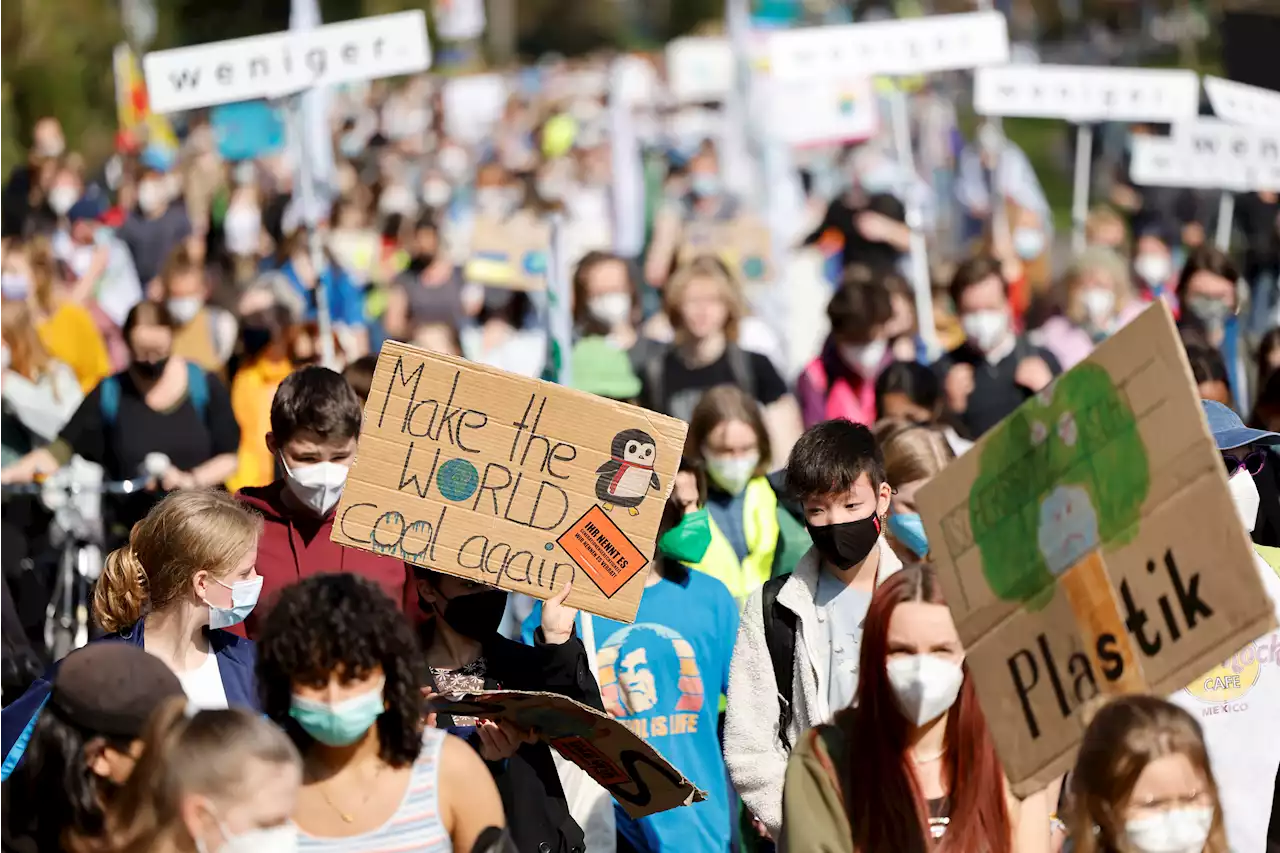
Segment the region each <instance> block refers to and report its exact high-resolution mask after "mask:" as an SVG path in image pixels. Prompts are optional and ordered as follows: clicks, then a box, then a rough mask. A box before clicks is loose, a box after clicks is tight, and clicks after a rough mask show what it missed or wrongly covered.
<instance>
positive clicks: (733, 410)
mask: <svg viewBox="0 0 1280 853" xmlns="http://www.w3.org/2000/svg"><path fill="white" fill-rule="evenodd" d="M729 421H742V422H743V423H744V424H746V425H747V426H749V427H751V431H752V432H753V433H755V436H756V450H758V451H759V453H760V461H759V462H758V463H757V464H756V470H755V472H754V473H753V474H752V476H753V477H760V476H763V475H764V474H765V473H767V470H768V465H769V459H770V458H771V456H772V452H773V451H772V448H771V447H770V446H769V432H768V430H766V429H765V426H764V417H763V416H762V415H761V414H760V404H759V403H757V402H756V401H755V398H754V397H752V396H751V395H750V394H748V393H747V392H745V391H743V390H742V389H741V388H739V387H738V386H737V385H717V386H715V387H714V388H710V389H708V390H707V391H706V392H705V393H704V394H703V395H702V398H701V399H700V400H698V405H696V406H694V407H693V414H692V415H690V416H689V435H688V437H687V438H686V439H685V443H684V452H685V455H686V456H688V457H689V458H690V459H692V460H695V461H697V462H698V463H699V464H701V463H704V462H705V461H706V458H707V454H706V450H707V439H708V438H710V437H711V433H713V432H715V430H716V427H718V426H720V424H723V423H728V422H729Z"/></svg>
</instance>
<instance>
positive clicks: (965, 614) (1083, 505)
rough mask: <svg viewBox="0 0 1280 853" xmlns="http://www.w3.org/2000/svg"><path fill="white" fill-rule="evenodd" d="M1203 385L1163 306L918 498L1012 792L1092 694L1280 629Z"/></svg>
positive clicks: (1174, 683) (1034, 777)
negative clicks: (1203, 399)
mask: <svg viewBox="0 0 1280 853" xmlns="http://www.w3.org/2000/svg"><path fill="white" fill-rule="evenodd" d="M1195 388H1196V386H1195V384H1194V381H1193V379H1192V376H1191V370H1190V368H1189V366H1188V365H1187V361H1186V355H1185V354H1184V352H1183V348H1182V345H1181V344H1180V342H1179V340H1178V337H1177V332H1176V330H1175V328H1174V324H1173V318H1172V317H1171V316H1170V314H1169V309H1168V308H1167V306H1165V305H1164V303H1163V302H1159V303H1157V304H1155V305H1153V306H1151V307H1150V308H1148V309H1147V310H1146V311H1145V312H1144V313H1143V314H1142V315H1141V316H1139V317H1138V318H1137V319H1136V320H1134V321H1133V322H1132V323H1130V324H1129V325H1128V326H1127V327H1125V328H1124V329H1123V330H1121V331H1120V332H1118V333H1117V334H1116V335H1115V336H1114V337H1112V338H1111V339H1109V340H1107V341H1106V342H1104V343H1103V344H1101V345H1100V346H1099V347H1098V349H1097V350H1096V351H1095V352H1094V354H1093V355H1092V356H1091V357H1090V358H1089V359H1087V360H1086V361H1085V362H1083V363H1082V364H1080V365H1078V366H1076V367H1075V368H1074V369H1073V370H1071V371H1070V372H1069V373H1067V374H1065V375H1064V376H1061V377H1059V378H1058V380H1057V381H1056V382H1054V383H1053V384H1052V385H1050V386H1049V387H1048V388H1047V389H1045V391H1044V392H1042V393H1041V394H1038V395H1036V396H1035V397H1033V398H1032V399H1030V400H1028V401H1027V402H1026V403H1024V404H1023V405H1022V406H1021V407H1020V408H1019V409H1018V410H1017V411H1016V412H1014V413H1013V414H1012V415H1010V416H1009V417H1008V418H1006V419H1005V420H1004V421H1003V422H1001V424H1000V425H999V426H997V427H996V428H995V429H993V430H992V431H991V432H989V433H988V434H987V435H985V436H983V438H982V440H981V441H979V442H978V444H977V445H976V446H975V447H974V448H973V449H972V450H970V451H969V452H968V453H966V454H965V455H964V456H962V457H960V458H959V459H957V460H956V461H955V462H954V463H952V465H951V466H950V467H949V468H947V469H946V470H945V471H943V472H942V473H941V474H939V475H938V476H937V477H935V478H934V479H933V481H932V482H930V483H929V484H928V485H927V486H925V487H924V488H923V489H921V491H920V493H919V496H918V497H917V502H918V505H919V507H920V513H921V515H922V516H923V518H924V522H925V530H926V532H927V533H928V536H929V541H930V543H932V550H931V553H932V556H933V557H934V560H935V562H936V565H937V567H938V573H939V576H940V580H941V582H942V585H943V589H944V590H945V592H946V595H947V603H948V605H949V606H950V608H951V611H952V614H953V616H954V617H955V620H956V626H957V628H958V629H959V632H960V637H961V639H962V640H963V641H964V643H965V647H966V651H967V661H968V667H969V672H970V675H971V677H972V678H973V679H974V684H975V686H976V687H977V690H978V695H979V697H980V699H981V701H982V707H983V710H984V712H985V713H986V716H987V721H988V723H989V725H990V728H991V732H992V735H993V737H994V738H995V741H996V748H997V750H998V752H999V753H1000V756H1001V760H1002V761H1003V762H1004V767H1005V772H1006V774H1007V775H1008V777H1009V781H1010V783H1011V784H1012V786H1013V789H1014V791H1015V792H1016V793H1018V794H1019V795H1026V794H1029V793H1031V792H1033V791H1036V790H1039V789H1040V788H1043V787H1044V786H1045V785H1046V784H1047V783H1048V782H1049V781H1051V780H1052V779H1053V778H1055V777H1057V776H1059V775H1061V774H1062V773H1063V772H1065V771H1066V770H1067V769H1069V768H1070V766H1071V764H1072V762H1073V761H1074V759H1075V752H1076V748H1077V746H1078V745H1079V742H1080V738H1081V736H1082V734H1083V732H1084V726H1085V717H1086V709H1087V708H1089V707H1091V706H1092V705H1093V704H1094V703H1095V700H1096V699H1098V697H1105V696H1108V695H1113V694H1119V693H1124V692H1134V691H1147V692H1153V693H1156V694H1159V695H1167V694H1170V693H1174V692H1176V691H1178V690H1179V689H1181V688H1182V687H1183V686H1185V685H1186V684H1187V683H1188V682H1189V681H1191V680H1192V679H1193V678H1195V677H1196V676H1198V675H1199V674H1200V673H1203V672H1206V671H1208V670H1210V669H1212V668H1213V667H1215V666H1216V665H1217V664H1218V663H1219V662H1221V661H1222V660H1224V659H1225V658H1227V657H1228V656H1230V655H1231V654H1232V653H1234V652H1235V651H1237V650H1238V649H1239V648H1240V647H1241V646H1243V645H1245V644H1247V643H1249V642H1250V641H1252V640H1254V639H1256V638H1257V637H1258V636H1260V635H1261V634H1263V633H1266V632H1267V631H1269V630H1271V629H1272V627H1273V626H1274V623H1275V619H1274V614H1273V612H1272V606H1271V603H1270V599H1269V598H1268V597H1267V595H1266V593H1265V592H1264V591H1263V588H1262V584H1261V580H1260V579H1259V577H1258V575H1257V568H1256V566H1255V563H1254V559H1253V551H1252V548H1251V546H1250V544H1249V538H1248V534H1247V533H1246V532H1245V530H1244V528H1243V526H1242V525H1241V524H1240V521H1239V519H1238V517H1237V515H1236V512H1235V508H1234V505H1233V503H1232V500H1231V495H1230V492H1229V491H1228V487H1227V479H1226V473H1225V470H1224V468H1223V465H1222V460H1221V457H1220V455H1219V453H1218V450H1217V448H1216V446H1215V445H1214V443H1213V439H1212V437H1211V436H1210V435H1209V431H1208V427H1207V425H1206V424H1205V421H1204V415H1203V412H1202V410H1201V407H1200V402H1199V398H1198V396H1197V394H1196V390H1195Z"/></svg>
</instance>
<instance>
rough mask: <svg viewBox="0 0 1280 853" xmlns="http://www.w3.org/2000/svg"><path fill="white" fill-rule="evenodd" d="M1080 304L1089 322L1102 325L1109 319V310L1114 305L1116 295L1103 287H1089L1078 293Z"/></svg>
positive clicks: (1112, 308) (1110, 310)
mask: <svg viewBox="0 0 1280 853" xmlns="http://www.w3.org/2000/svg"><path fill="white" fill-rule="evenodd" d="M1080 304H1081V306H1083V307H1084V313H1085V314H1086V315H1087V316H1088V319H1089V322H1090V323H1092V324H1093V325H1095V326H1102V325H1105V324H1106V322H1107V321H1108V320H1110V319H1111V312H1112V311H1113V310H1115V307H1116V295H1115V294H1114V293H1112V292H1111V291H1110V290H1107V289H1106V288H1104V287H1091V288H1089V289H1088V290H1086V291H1085V292H1084V293H1081V294H1080Z"/></svg>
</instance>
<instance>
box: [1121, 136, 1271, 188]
mask: <svg viewBox="0 0 1280 853" xmlns="http://www.w3.org/2000/svg"><path fill="white" fill-rule="evenodd" d="M1129 180H1130V181H1132V182H1133V184H1134V185H1135V186H1140V187H1187V188H1190V189H1202V190H1231V191H1233V192H1261V191H1271V192H1276V191H1280V164H1273V165H1263V164H1259V163H1254V164H1252V165H1250V164H1249V163H1248V162H1245V161H1243V160H1241V159H1239V158H1235V157H1231V156H1223V155H1222V154H1220V153H1209V152H1208V151H1207V150H1206V149H1203V148H1197V147H1196V144H1195V141H1194V140H1193V139H1191V138H1189V137H1187V136H1182V137H1177V136H1175V137H1159V136H1135V137H1134V139H1133V153H1132V156H1131V158H1130V161H1129Z"/></svg>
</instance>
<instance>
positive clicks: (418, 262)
mask: <svg viewBox="0 0 1280 853" xmlns="http://www.w3.org/2000/svg"><path fill="white" fill-rule="evenodd" d="M435 259H436V256H435V255H433V254H417V255H414V256H413V257H412V258H410V259H409V272H411V273H414V274H415V275H416V274H418V273H421V272H422V271H423V270H425V269H426V268H427V267H429V266H431V264H433V263H434V262H435Z"/></svg>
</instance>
